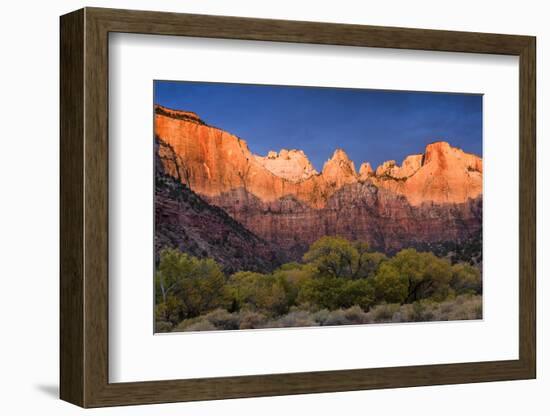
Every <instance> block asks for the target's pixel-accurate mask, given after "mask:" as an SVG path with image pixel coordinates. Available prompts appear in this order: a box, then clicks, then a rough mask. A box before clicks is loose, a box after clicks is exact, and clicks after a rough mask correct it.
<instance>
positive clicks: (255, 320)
mask: <svg viewBox="0 0 550 416" xmlns="http://www.w3.org/2000/svg"><path fill="white" fill-rule="evenodd" d="M266 321H267V318H266V316H265V315H264V314H262V313H258V312H255V311H241V312H240V314H239V329H257V328H263V327H264V324H265V323H266Z"/></svg>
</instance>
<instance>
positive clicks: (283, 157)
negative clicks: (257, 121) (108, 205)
mask: <svg viewBox="0 0 550 416" xmlns="http://www.w3.org/2000/svg"><path fill="white" fill-rule="evenodd" d="M155 134H156V136H157V138H158V140H159V141H160V142H162V143H165V144H166V145H168V146H169V148H170V149H172V150H173V153H172V155H171V157H170V158H166V157H165V158H163V159H162V161H163V162H162V163H163V165H164V166H163V167H164V170H165V171H166V172H167V174H168V175H171V176H172V177H174V178H175V179H176V180H178V181H180V182H181V183H182V184H186V185H187V186H189V187H190V188H191V189H192V190H193V191H194V192H196V193H197V194H199V195H200V196H202V197H203V198H205V200H207V201H209V202H210V203H212V204H215V205H217V206H219V207H221V208H223V209H224V210H225V211H226V212H227V213H228V214H229V215H231V216H232V217H233V218H234V219H235V220H237V221H238V222H239V223H241V224H243V225H244V226H245V227H246V228H247V229H249V230H250V231H251V232H253V233H254V234H255V235H257V236H259V237H260V238H262V239H265V240H266V241H268V242H270V243H276V244H277V245H280V246H281V247H282V248H283V249H285V250H290V251H292V250H295V251H296V253H300V252H302V251H303V249H304V247H307V245H308V244H310V243H311V242H313V241H315V240H316V239H317V238H319V237H320V236H323V235H342V236H344V237H347V238H349V239H353V240H363V241H367V242H370V243H371V244H373V245H375V246H376V247H379V248H382V249H386V250H394V249H398V248H400V247H406V246H409V245H414V244H416V243H425V242H431V241H455V240H457V241H458V240H461V239H464V238H468V237H469V236H470V235H471V234H473V233H476V232H479V230H480V228H481V211H482V210H481V200H482V172H483V167H482V159H481V158H480V157H478V156H476V155H473V154H469V153H466V152H464V151H462V150H461V149H458V148H455V147H452V146H451V145H450V144H449V143H447V142H444V141H440V142H435V143H431V144H429V145H428V146H426V148H425V149H424V152H423V153H422V154H414V155H410V156H407V157H406V158H405V159H404V160H403V162H402V163H401V165H398V164H397V163H396V162H395V161H387V162H384V163H383V164H381V165H380V166H378V167H377V168H376V170H373V169H372V167H371V165H370V164H369V163H368V162H366V161H365V162H364V163H362V164H361V166H360V168H359V171H358V172H357V171H356V169H355V166H354V163H353V161H351V160H350V158H349V157H348V155H347V154H346V152H345V151H344V150H343V149H336V150H335V151H334V154H333V155H332V157H331V158H330V159H329V160H327V161H326V162H325V164H324V166H323V169H322V171H321V172H317V171H316V170H315V169H314V167H313V165H312V164H311V162H310V161H309V159H308V158H307V155H305V154H304V152H303V151H301V150H295V149H294V150H285V149H282V150H279V151H275V150H273V151H271V152H269V153H268V154H267V155H265V156H260V155H255V154H253V153H252V152H251V151H250V150H249V148H248V146H247V144H246V142H245V141H244V140H242V139H241V138H239V137H236V136H234V135H232V134H230V133H228V132H226V131H224V130H221V129H219V128H217V127H213V126H209V125H207V124H206V123H205V122H204V121H203V120H201V119H200V117H199V116H197V115H196V114H195V113H192V112H185V111H175V110H170V109H166V108H164V107H159V106H157V107H156V115H155ZM337 142H338V140H337V138H335V143H337Z"/></svg>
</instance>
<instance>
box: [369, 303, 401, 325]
mask: <svg viewBox="0 0 550 416" xmlns="http://www.w3.org/2000/svg"><path fill="white" fill-rule="evenodd" d="M399 309H400V305H399V304H397V303H390V304H387V303H383V304H380V305H376V306H374V307H373V308H372V309H371V310H370V311H369V312H368V313H367V316H366V322H367V323H383V322H392V320H393V315H394V314H395V313H396V312H398V311H399Z"/></svg>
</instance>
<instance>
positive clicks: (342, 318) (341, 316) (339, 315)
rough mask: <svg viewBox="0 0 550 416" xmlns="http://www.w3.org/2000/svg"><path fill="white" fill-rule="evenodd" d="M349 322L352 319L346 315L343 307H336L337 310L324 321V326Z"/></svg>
mask: <svg viewBox="0 0 550 416" xmlns="http://www.w3.org/2000/svg"><path fill="white" fill-rule="evenodd" d="M348 324H350V321H349V319H348V318H347V317H346V314H345V313H344V311H343V310H342V309H336V310H335V311H331V312H330V313H329V315H328V317H327V319H325V322H323V326H329V325H348Z"/></svg>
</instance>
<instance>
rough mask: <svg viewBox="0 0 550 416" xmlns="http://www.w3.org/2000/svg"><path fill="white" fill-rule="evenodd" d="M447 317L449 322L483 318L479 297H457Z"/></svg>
mask: <svg viewBox="0 0 550 416" xmlns="http://www.w3.org/2000/svg"><path fill="white" fill-rule="evenodd" d="M448 317H449V320H469V319H481V318H482V317H483V306H482V300H481V296H467V295H464V296H458V297H457V299H456V301H455V305H454V307H453V308H452V309H451V311H450V312H449V314H448Z"/></svg>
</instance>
